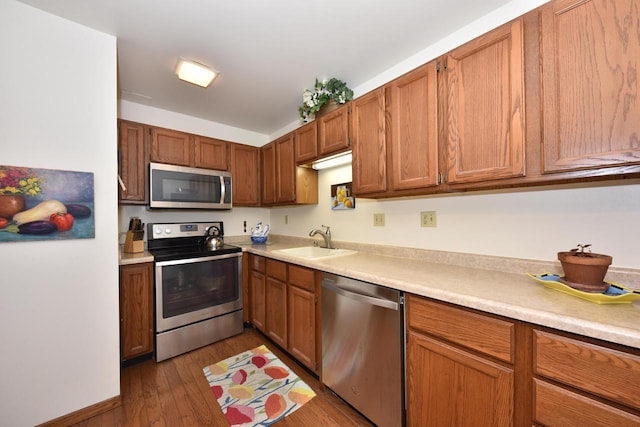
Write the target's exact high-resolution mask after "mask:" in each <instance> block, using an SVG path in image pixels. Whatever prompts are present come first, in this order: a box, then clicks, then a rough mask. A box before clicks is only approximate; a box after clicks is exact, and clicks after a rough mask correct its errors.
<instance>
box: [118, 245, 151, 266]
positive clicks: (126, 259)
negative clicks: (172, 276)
mask: <svg viewBox="0 0 640 427" xmlns="http://www.w3.org/2000/svg"><path fill="white" fill-rule="evenodd" d="M143 262H153V255H151V253H150V252H147V251H144V252H137V253H126V252H124V250H123V248H122V245H121V246H120V248H119V249H118V264H119V265H131V264H141V263H143Z"/></svg>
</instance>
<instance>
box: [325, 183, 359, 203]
mask: <svg viewBox="0 0 640 427" xmlns="http://www.w3.org/2000/svg"><path fill="white" fill-rule="evenodd" d="M355 208H356V198H355V197H353V195H352V194H351V183H350V182H345V183H344V184H335V185H332V186H331V209H332V210H343V209H355Z"/></svg>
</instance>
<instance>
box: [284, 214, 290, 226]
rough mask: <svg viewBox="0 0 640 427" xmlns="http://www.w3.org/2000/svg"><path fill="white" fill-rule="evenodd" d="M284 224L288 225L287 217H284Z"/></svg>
mask: <svg viewBox="0 0 640 427" xmlns="http://www.w3.org/2000/svg"><path fill="white" fill-rule="evenodd" d="M284 224H285V225H287V224H289V215H285V216H284Z"/></svg>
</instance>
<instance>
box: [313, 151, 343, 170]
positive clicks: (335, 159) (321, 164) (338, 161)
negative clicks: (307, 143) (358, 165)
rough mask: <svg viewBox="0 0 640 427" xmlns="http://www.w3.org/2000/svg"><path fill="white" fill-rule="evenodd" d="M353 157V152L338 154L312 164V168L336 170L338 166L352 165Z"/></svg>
mask: <svg viewBox="0 0 640 427" xmlns="http://www.w3.org/2000/svg"><path fill="white" fill-rule="evenodd" d="M351 161H352V156H351V151H348V152H346V153H340V154H336V155H335V156H330V157H325V158H324V159H320V160H318V161H315V162H313V163H311V167H312V168H313V169H315V170H318V171H319V170H323V169H329V168H334V167H336V166H342V165H346V164H349V163H351Z"/></svg>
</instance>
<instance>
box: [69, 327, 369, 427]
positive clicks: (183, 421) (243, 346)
mask: <svg viewBox="0 0 640 427" xmlns="http://www.w3.org/2000/svg"><path fill="white" fill-rule="evenodd" d="M262 344H266V346H267V347H268V348H269V349H270V350H271V351H272V352H273V353H274V354H275V355H276V356H278V358H280V360H282V361H283V362H284V363H285V364H286V365H287V366H288V367H290V368H291V370H293V371H294V372H295V373H296V374H297V375H299V376H300V378H302V379H303V380H304V381H305V382H306V383H307V384H308V385H309V386H310V387H311V388H312V389H313V390H314V391H315V392H316V393H317V396H316V397H314V398H313V399H312V400H311V401H310V402H308V403H306V404H305V405H304V406H302V407H301V408H299V409H298V410H297V411H295V412H294V413H292V414H290V415H288V416H287V417H285V418H284V419H283V420H281V421H279V422H278V423H277V424H276V425H277V426H279V427H305V426H309V427H313V426H323V427H330V426H341V427H342V426H371V425H372V424H371V423H369V422H368V421H367V420H366V419H365V418H364V417H362V416H361V415H360V414H359V413H358V412H356V411H355V410H353V409H352V408H351V407H350V406H349V405H347V404H346V403H344V402H343V401H342V400H341V399H340V398H338V397H337V396H336V395H335V394H333V393H332V392H331V391H329V390H327V389H323V388H321V387H320V382H319V381H318V379H317V378H315V377H314V376H312V375H311V374H310V373H309V372H308V371H306V370H305V369H304V368H302V367H301V366H300V365H299V364H298V363H297V362H295V361H294V360H293V359H291V358H290V357H289V356H287V355H286V354H285V353H284V352H282V351H281V350H280V349H279V348H278V347H277V346H276V345H275V344H273V343H272V342H271V341H269V340H268V339H267V338H265V337H264V336H263V335H262V334H260V333H259V332H256V331H255V330H253V329H245V332H244V333H242V334H241V335H237V336H235V337H231V338H228V339H226V340H223V341H220V342H217V343H214V344H211V345H208V346H206V347H202V348H200V349H198V350H194V351H192V352H189V353H187V354H183V355H180V356H178V357H174V358H172V359H169V360H165V361H163V362H160V363H156V362H155V361H154V360H147V361H145V362H142V363H139V364H136V365H133V366H129V367H126V368H123V369H122V373H121V397H122V406H119V407H118V408H115V409H112V410H111V411H109V412H106V413H103V414H101V415H98V416H95V417H93V418H90V419H88V420H86V421H83V422H81V423H78V424H75V425H74V426H76V427H101V426H102V427H106V426H109V427H112V426H126V427H130V426H131V427H133V426H135V427H137V426H141V427H142V426H144V427H146V426H159V427H161V426H167V427H180V426H184V427H190V426H226V425H228V424H227V422H226V420H225V418H224V415H223V414H222V411H221V410H220V407H219V406H218V403H217V402H216V399H215V397H214V396H213V393H212V392H211V389H210V388H209V384H208V383H207V380H206V378H205V376H204V374H203V373H202V368H204V367H205V366H207V365H210V364H212V363H215V362H218V361H220V360H223V359H226V358H227V357H230V356H233V355H235V354H238V353H241V352H243V351H246V350H250V349H252V348H255V347H257V346H259V345H262Z"/></svg>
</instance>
